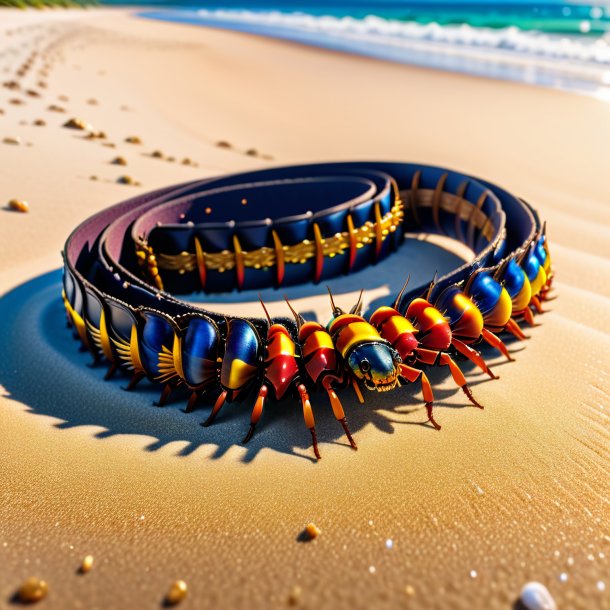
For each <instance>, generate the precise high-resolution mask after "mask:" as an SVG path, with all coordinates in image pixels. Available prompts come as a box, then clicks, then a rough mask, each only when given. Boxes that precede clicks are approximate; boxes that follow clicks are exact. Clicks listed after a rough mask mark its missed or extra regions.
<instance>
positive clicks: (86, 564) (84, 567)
mask: <svg viewBox="0 0 610 610" xmlns="http://www.w3.org/2000/svg"><path fill="white" fill-rule="evenodd" d="M92 567H93V555H87V556H86V557H85V558H84V559H83V562H82V563H81V565H80V569H79V571H80V573H81V574H86V573H87V572H89V571H91V568H92Z"/></svg>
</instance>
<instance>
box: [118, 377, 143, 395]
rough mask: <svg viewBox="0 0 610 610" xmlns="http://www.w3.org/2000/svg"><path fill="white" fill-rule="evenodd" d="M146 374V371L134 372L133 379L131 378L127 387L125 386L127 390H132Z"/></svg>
mask: <svg viewBox="0 0 610 610" xmlns="http://www.w3.org/2000/svg"><path fill="white" fill-rule="evenodd" d="M145 376H146V375H144V373H134V374H133V376H132V377H131V379H130V380H129V383H128V384H127V387H125V388H123V389H124V390H125V391H126V392H131V390H133V389H134V388H135V387H136V386H137V385H138V383H140V381H142V379H144V377H145Z"/></svg>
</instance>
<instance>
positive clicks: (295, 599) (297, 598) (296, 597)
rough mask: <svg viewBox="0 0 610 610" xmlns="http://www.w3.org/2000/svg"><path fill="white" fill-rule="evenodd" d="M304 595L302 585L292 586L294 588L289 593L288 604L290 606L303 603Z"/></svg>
mask: <svg viewBox="0 0 610 610" xmlns="http://www.w3.org/2000/svg"><path fill="white" fill-rule="evenodd" d="M302 597H303V591H302V590H301V587H299V586H298V585H295V586H294V587H292V590H291V591H290V593H289V594H288V605H289V606H298V605H299V604H300V603H301V598H302Z"/></svg>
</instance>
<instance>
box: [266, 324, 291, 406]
mask: <svg viewBox="0 0 610 610" xmlns="http://www.w3.org/2000/svg"><path fill="white" fill-rule="evenodd" d="M298 373H299V365H298V364H297V360H296V346H295V344H294V341H293V340H292V338H291V337H290V334H289V333H288V331H287V330H286V328H284V327H283V326H281V325H279V324H274V325H273V326H271V328H270V329H269V334H268V336H267V355H266V358H265V379H267V380H268V381H269V382H270V383H271V385H272V386H273V389H274V391H275V396H276V398H277V399H278V400H279V399H281V398H282V397H283V396H284V394H285V393H286V390H288V388H289V387H290V385H291V384H292V383H293V382H294V381H295V379H296V377H297V376H298Z"/></svg>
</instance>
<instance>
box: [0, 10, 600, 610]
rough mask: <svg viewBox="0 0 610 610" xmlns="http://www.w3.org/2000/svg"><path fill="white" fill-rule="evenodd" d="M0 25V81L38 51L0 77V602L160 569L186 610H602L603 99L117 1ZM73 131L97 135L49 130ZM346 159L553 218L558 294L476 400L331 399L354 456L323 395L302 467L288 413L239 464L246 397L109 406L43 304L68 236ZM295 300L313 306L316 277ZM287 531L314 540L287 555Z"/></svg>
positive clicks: (49, 299) (134, 579)
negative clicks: (543, 592) (197, 186)
mask: <svg viewBox="0 0 610 610" xmlns="http://www.w3.org/2000/svg"><path fill="white" fill-rule="evenodd" d="M0 17H2V19H0V30H1V32H0V74H1V75H2V80H3V81H4V80H7V81H8V80H11V79H13V78H14V77H15V72H16V71H17V70H20V69H21V66H22V64H23V62H27V60H28V57H30V55H31V54H32V53H33V52H34V51H35V52H36V54H35V56H34V58H33V59H31V60H30V61H29V62H28V63H29V67H28V68H27V70H25V74H24V75H23V76H21V77H20V83H21V90H13V89H9V88H0V109H2V110H4V114H1V113H0V136H2V138H5V137H12V138H19V139H20V142H21V143H20V144H19V145H12V146H8V145H5V144H0V203H3V201H4V202H8V200H9V199H12V198H19V199H25V200H27V201H28V202H29V204H30V213H29V214H23V215H21V214H15V213H14V212H9V211H5V210H0V291H1V292H2V293H4V294H3V296H2V297H0V345H1V349H2V355H1V356H0V384H1V386H2V388H3V392H2V394H3V396H0V448H1V458H0V494H1V502H0V566H2V568H1V570H0V605H3V604H8V603H9V600H10V599H11V597H12V595H13V594H14V592H15V590H16V588H17V587H18V586H19V584H20V583H21V582H22V581H23V580H25V579H26V578H27V577H29V576H32V575H34V576H38V577H39V578H43V579H45V580H46V581H47V582H48V583H49V595H48V598H47V599H45V600H44V601H43V602H42V605H41V607H48V608H61V609H68V608H80V607H86V608H90V609H93V608H102V607H104V608H107V607H115V608H119V607H121V608H126V607H134V608H149V607H153V608H154V607H158V606H159V605H160V604H161V603H162V601H163V597H164V595H165V593H166V592H167V591H168V589H169V587H170V586H171V584H172V583H173V582H174V581H175V580H177V579H184V580H185V581H186V582H187V583H188V587H189V593H188V597H187V600H186V601H185V602H184V607H185V608H188V607H192V608H208V607H214V608H244V609H252V608H282V607H285V606H287V605H288V604H289V603H290V601H295V596H294V590H295V587H300V589H301V594H300V596H297V597H298V599H297V601H298V602H299V604H300V605H302V606H303V607H306V608H314V607H317V608H329V609H330V608H371V607H373V608H401V607H410V608H438V609H447V608H485V609H495V608H511V607H512V605H513V603H514V602H515V600H516V598H517V596H518V594H519V591H520V590H521V587H522V586H523V584H524V583H525V582H527V581H529V580H537V581H540V582H542V583H544V584H545V585H546V586H547V587H548V589H549V590H550V591H551V593H552V595H553V596H554V597H555V599H556V600H557V602H558V604H559V607H560V608H562V609H566V608H582V609H585V608H586V609H588V610H589V609H592V608H608V607H610V602H609V598H608V592H607V590H605V591H602V589H603V588H604V585H605V587H606V589H607V588H608V586H610V578H609V577H608V574H609V573H610V570H609V569H608V559H607V556H608V555H609V554H610V544H609V542H610V537H609V534H610V532H609V531H608V517H609V514H608V513H609V511H608V498H607V495H608V485H609V477H608V472H609V468H608V467H609V453H608V448H609V444H608V438H609V434H608V408H609V404H610V401H609V400H608V388H609V387H610V384H609V382H608V373H609V368H610V367H609V366H608V365H609V356H608V353H609V350H610V340H609V337H608V333H609V330H610V329H609V327H610V324H609V322H608V320H609V318H610V316H609V314H610V308H609V302H610V265H609V264H608V255H609V253H610V250H609V247H608V235H609V231H608V227H609V225H610V222H609V220H610V219H609V207H608V196H609V195H610V189H609V182H608V170H609V166H608V158H609V153H610V105H608V104H604V103H602V102H600V101H596V100H592V99H588V98H584V97H578V96H576V95H568V94H563V93H557V92H553V91H550V90H542V89H535V88H530V87H527V86H521V85H516V84H509V83H498V82H492V81H487V80H477V79H474V78H467V77H463V76H457V75H450V74H442V73H439V72H428V71H424V70H417V69H410V68H406V67H403V66H395V65H390V64H382V63H378V62H375V61H372V60H366V59H361V58H354V57H346V56H342V55H339V54H332V53H326V52H323V51H318V50H311V49H305V48H301V47H297V46H290V45H287V44H284V43H280V42H271V41H266V40H263V39H259V38H255V37H248V36H244V35H238V34H231V33H223V32H219V31H212V30H204V29H196V28H190V27H186V26H176V25H166V24H161V23H152V22H143V21H138V20H136V19H134V18H131V17H129V16H128V15H127V13H125V12H118V11H117V12H112V11H86V12H81V11H75V12H70V13H63V12H61V13H60V12H48V13H42V14H41V13H27V14H21V13H16V12H12V11H9V12H5V11H3V12H2V13H1V14H0ZM7 30H10V32H11V33H10V35H6V31H7ZM47 64H48V65H47ZM41 71H42V72H44V74H42V73H41ZM39 82H43V83H44V86H42V85H39V84H38V83H39ZM28 88H34V89H36V90H37V91H39V93H40V97H35V96H32V95H27V94H25V93H24V91H25V90H26V89H28ZM11 99H21V100H22V101H23V102H24V103H23V104H11V103H10V102H9V101H10V100H11ZM92 99H93V100H95V101H96V103H95V104H93V103H91V100H92ZM52 105H55V106H59V107H60V108H62V109H64V110H65V112H64V113H61V112H57V111H49V110H48V107H49V106H52ZM71 117H79V118H81V119H82V120H84V121H86V122H89V123H91V124H92V125H95V127H96V129H98V130H102V131H104V132H105V134H106V136H107V137H106V138H105V139H87V138H86V137H84V134H83V133H81V132H79V131H75V130H69V129H62V128H61V125H62V124H63V123H65V122H66V121H67V120H68V119H69V118H71ZM37 119H44V122H45V123H46V125H40V124H39V125H34V121H36V120H37ZM134 136H136V137H139V138H140V139H141V141H142V144H140V145H134V144H130V143H128V142H126V141H125V139H126V138H129V137H134ZM218 142H225V143H229V144H230V147H228V146H224V145H223V146H217V143H218ZM109 144H110V145H114V147H111V146H109ZM155 150H161V151H163V155H164V158H155V157H154V156H152V155H151V152H152V151H155ZM252 150H254V151H255V152H256V156H255V155H253V154H251V153H250V154H247V152H248V151H252ZM119 155H120V156H123V157H124V158H125V159H126V161H127V164H128V165H127V167H126V168H118V167H117V166H116V165H113V164H112V163H111V161H112V160H113V159H114V158H115V157H117V156H119ZM172 156H173V157H175V159H176V162H174V163H172V162H171V161H168V160H167V157H172ZM184 157H189V158H190V159H192V160H193V162H194V163H197V164H198V165H199V167H194V166H192V165H183V164H181V163H180V160H181V159H183V158H184ZM271 157H272V158H273V160H271V159H270V158H271ZM344 158H367V159H368V158H383V159H405V160H417V161H422V162H430V163H437V164H444V165H447V166H449V167H455V168H459V169H462V170H464V171H467V172H470V173H473V174H475V175H482V176H485V177H487V178H489V179H491V180H493V181H495V182H498V183H500V184H503V185H505V186H506V187H507V188H509V189H511V190H514V191H516V192H518V193H520V194H522V196H523V197H524V198H526V199H527V200H529V201H532V202H534V203H535V204H536V206H537V207H538V208H539V209H540V210H541V211H542V213H543V215H544V216H545V217H546V218H547V220H548V224H549V235H550V239H551V246H552V254H553V259H554V262H555V266H556V269H557V281H556V284H555V286H556V293H557V294H558V295H559V298H558V299H557V300H554V301H552V302H550V303H548V305H547V309H548V310H549V311H548V313H546V314H545V315H544V316H542V317H539V318H537V319H538V320H539V321H540V322H541V325H540V326H538V327H536V328H534V329H531V330H529V331H528V334H530V335H531V340H530V341H528V342H527V343H526V344H523V345H522V344H519V345H517V344H514V343H513V344H511V349H512V350H513V351H514V352H515V355H516V358H517V362H516V363H512V364H504V363H503V362H502V359H501V358H500V357H498V356H496V354H495V353H493V352H491V351H488V352H487V353H486V356H487V357H488V358H489V359H490V361H491V363H492V365H493V367H494V370H495V372H496V373H499V374H500V376H501V379H500V380H498V381H495V382H491V381H487V380H485V379H484V378H483V376H482V375H479V374H477V373H476V372H475V371H472V370H470V371H469V372H468V377H469V379H470V380H471V381H472V386H473V391H474V392H475V393H476V397H477V398H478V399H479V401H480V402H482V403H483V404H484V405H485V406H486V409H485V410H484V411H479V410H478V409H475V408H472V407H470V406H468V404H467V403H466V402H465V399H464V398H463V396H462V395H461V393H460V392H458V391H456V390H455V389H454V388H453V387H452V384H451V383H450V382H449V380H447V378H446V377H444V376H443V375H440V374H438V373H437V372H433V373H432V374H431V378H432V380H433V382H434V383H435V388H438V389H436V394H437V398H438V408H437V409H436V411H435V413H436V416H437V419H438V420H439V422H440V423H441V424H442V425H443V429H442V431H441V432H436V431H434V430H433V429H432V428H431V427H430V426H428V425H426V423H425V420H426V417H425V410H424V409H423V408H422V403H421V397H420V394H419V392H416V391H415V390H414V389H411V388H403V389H401V390H400V391H398V392H394V393H392V394H385V395H381V396H377V395H367V397H366V398H367V403H366V404H365V405H364V406H361V405H359V404H357V403H356V401H355V400H354V399H353V397H352V396H351V394H350V393H349V392H347V391H344V392H343V393H342V395H341V398H342V400H343V401H344V403H345V405H346V408H347V411H348V414H349V415H348V416H349V420H350V424H351V426H352V429H353V432H354V436H355V439H356V441H357V442H358V445H359V447H360V449H359V451H358V452H353V451H351V450H350V449H349V448H348V446H347V443H346V441H345V439H344V438H342V437H341V434H340V432H341V430H340V427H339V426H338V425H337V423H336V422H335V420H334V419H333V417H332V415H331V414H330V412H329V411H330V409H328V408H327V405H326V402H325V401H323V400H321V399H318V400H317V401H316V402H319V403H320V404H319V406H316V404H315V403H314V408H316V416H317V420H318V429H319V437H320V440H321V451H322V454H323V459H322V461H321V462H320V463H317V464H316V463H313V462H312V453H311V450H310V448H309V446H308V443H309V435H308V433H307V430H306V429H305V428H304V426H303V424H302V417H301V414H300V412H299V409H298V408H297V406H296V405H293V404H290V403H283V404H281V405H276V406H274V407H272V408H270V409H269V411H268V413H267V415H266V417H265V421H264V423H263V425H261V426H260V430H258V431H257V434H256V436H255V437H254V439H253V440H252V442H251V443H250V445H249V446H248V447H247V448H245V447H243V446H241V445H240V444H239V440H240V439H241V438H242V436H243V434H244V432H245V430H246V428H247V421H248V408H247V406H244V407H242V408H238V407H236V408H233V409H230V410H229V409H228V410H227V412H226V413H223V414H222V416H221V417H220V418H219V420H218V423H217V424H215V425H214V426H213V427H212V428H208V429H203V428H201V427H200V426H198V425H197V424H198V422H199V421H201V420H202V419H203V418H204V415H205V413H207V410H205V409H202V410H201V411H198V412H197V413H195V414H192V415H185V414H183V413H182V412H181V411H180V409H179V408H180V407H181V406H182V403H181V402H180V401H179V402H176V403H173V404H172V405H171V406H169V407H167V408H165V409H155V408H154V407H152V406H151V403H152V401H153V399H154V398H156V390H155V389H153V388H152V387H151V388H148V389H147V388H143V391H141V392H138V393H135V394H127V393H125V392H122V391H121V389H120V388H121V386H122V385H124V383H125V380H121V379H117V380H116V381H112V382H109V383H105V382H103V381H102V374H103V371H102V369H91V368H88V367H87V366H86V363H87V362H88V361H89V360H90V358H89V357H88V356H86V355H85V354H82V353H79V352H78V350H77V346H76V344H75V343H74V342H73V341H72V339H71V337H70V334H69V333H68V332H67V331H66V329H65V325H64V318H63V314H62V307H61V303H60V300H59V290H60V288H59V282H60V272H59V271H58V268H59V267H60V265H61V259H60V256H59V250H60V249H61V246H62V244H63V241H64V239H65V237H66V236H67V234H68V233H69V232H70V230H71V229H72V228H73V227H74V225H75V224H76V223H77V222H78V221H79V220H81V219H84V218H85V217H87V216H88V215H90V214H91V213H93V212H94V211H96V210H98V209H101V208H102V207H105V206H107V205H109V204H110V203H113V202H115V201H118V200H120V199H124V198H126V197H129V196H131V195H133V194H134V193H138V192H143V191H145V190H148V189H152V188H155V187H157V186H161V185H164V184H169V183H172V182H178V181H182V180H189V179H193V178H195V177H197V176H202V175H211V174H215V173H219V172H226V171H233V170H239V169H244V168H253V167H260V166H270V165H271V164H272V163H282V164H283V163H291V162H301V161H318V160H323V159H344ZM125 174H128V175H129V176H131V177H132V178H133V180H134V181H136V182H140V183H141V186H139V187H138V186H131V185H124V184H118V183H117V179H118V178H119V177H120V176H122V175H125ZM92 176H95V177H96V180H91V177H92ZM455 262H456V259H455V257H454V256H453V255H451V254H447V253H443V252H442V251H440V250H438V249H437V248H435V247H434V246H433V245H431V244H430V243H428V242H413V241H410V242H408V243H407V244H406V245H405V247H404V248H403V249H402V250H401V252H400V253H398V254H397V255H395V257H394V258H393V259H392V260H390V261H387V263H384V265H383V266H381V267H379V268H377V269H375V270H373V271H369V272H366V273H363V274H362V275H361V276H356V277H352V278H347V279H344V280H340V281H338V282H337V286H336V288H335V291H336V292H337V293H338V294H339V299H340V300H341V302H342V303H344V304H346V305H349V304H350V303H351V302H352V300H353V298H354V294H355V293H356V291H357V290H358V289H359V288H360V287H361V285H365V286H366V287H367V288H368V295H369V299H370V300H369V305H371V304H372V305H375V304H380V303H382V302H384V300H385V298H386V296H387V295H388V294H389V293H391V292H394V291H395V290H396V289H397V287H398V286H399V285H400V283H402V278H403V277H404V275H406V273H407V272H409V271H410V272H412V273H413V274H415V275H416V277H417V279H419V280H422V281H424V280H425V279H426V278H428V277H430V276H431V275H432V273H433V272H434V269H436V268H441V269H444V268H450V267H451V265H453V264H455ZM245 296H246V298H248V299H252V300H254V297H253V295H245ZM290 296H291V298H292V299H293V300H294V302H295V304H297V305H298V307H299V309H301V310H302V311H304V312H307V313H308V314H309V315H314V314H315V315H318V316H319V317H320V319H323V318H324V317H325V316H326V315H328V309H327V308H328V304H327V301H326V297H325V296H324V294H323V287H315V288H313V289H312V288H297V289H294V290H293V291H291V292H290ZM268 298H269V300H270V306H271V308H275V309H274V310H275V311H280V310H281V311H283V305H282V304H281V302H279V301H277V302H273V301H274V297H273V296H272V295H271V294H270V295H269V297H268ZM275 299H276V300H277V296H276V297H275ZM224 301H225V302H222V303H220V304H217V306H219V307H224V308H228V307H232V308H239V307H240V305H239V299H238V298H235V297H233V298H229V299H225V300H224ZM226 301H228V302H229V303H228V304H227V302H226ZM241 307H242V308H243V305H242V306H241ZM251 307H252V308H256V307H257V305H256V304H255V303H253V304H252V305H251ZM309 522H313V523H315V524H316V525H317V526H318V527H319V528H320V529H321V531H322V533H321V535H320V536H319V537H318V538H317V539H316V540H315V541H313V542H310V543H302V542H299V541H298V537H299V533H300V532H301V530H302V529H303V528H304V526H305V525H306V524H307V523H309ZM388 540H391V541H392V542H391V544H390V543H388V542H387V541H388ZM86 555H93V556H94V558H95V563H94V565H93V568H92V569H91V571H90V573H88V574H86V575H83V574H78V569H79V567H80V566H81V564H82V561H83V558H84V557H85V556H86Z"/></svg>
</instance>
